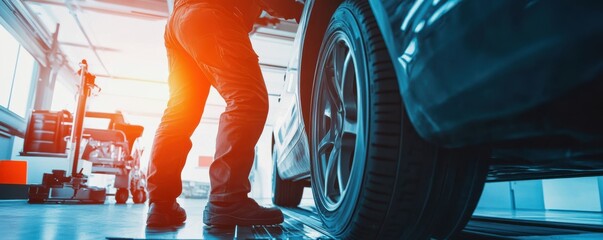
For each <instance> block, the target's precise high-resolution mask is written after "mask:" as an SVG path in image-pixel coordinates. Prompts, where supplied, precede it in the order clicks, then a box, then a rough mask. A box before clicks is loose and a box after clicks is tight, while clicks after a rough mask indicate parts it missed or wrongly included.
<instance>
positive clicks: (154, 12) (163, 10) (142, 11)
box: [23, 0, 169, 20]
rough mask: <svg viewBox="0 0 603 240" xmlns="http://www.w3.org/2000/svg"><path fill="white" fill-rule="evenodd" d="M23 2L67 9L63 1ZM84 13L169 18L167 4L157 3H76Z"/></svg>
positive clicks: (155, 18)
mask: <svg viewBox="0 0 603 240" xmlns="http://www.w3.org/2000/svg"><path fill="white" fill-rule="evenodd" d="M23 2H31V3H39V4H47V5H54V6H62V7H67V6H66V5H65V1H63V0H23ZM74 3H75V4H76V5H77V7H78V8H79V9H81V10H83V11H91V12H98V13H104V14H110V15H116V16H123V17H130V18H138V19H145V20H165V19H167V17H168V14H169V13H168V9H167V4H165V3H164V4H161V5H162V7H161V6H157V5H158V2H157V1H143V0H133V1H109V0H102V1H98V0H97V1H77V2H74Z"/></svg>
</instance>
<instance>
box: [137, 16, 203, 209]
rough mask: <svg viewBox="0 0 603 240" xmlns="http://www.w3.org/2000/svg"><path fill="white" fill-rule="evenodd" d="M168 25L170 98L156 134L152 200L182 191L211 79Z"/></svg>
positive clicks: (150, 181)
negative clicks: (174, 41)
mask: <svg viewBox="0 0 603 240" xmlns="http://www.w3.org/2000/svg"><path fill="white" fill-rule="evenodd" d="M169 29H170V28H169V26H168V28H166V31H167V33H166V48H167V53H168V61H169V79H168V84H169V88H170V99H169V101H168V106H167V108H166V109H165V112H164V113H163V117H162V119H161V123H160V125H159V128H158V129H157V133H156V135H155V142H154V144H153V149H152V153H151V162H150V166H149V174H148V190H149V202H150V203H153V202H170V201H175V200H176V198H177V197H178V196H179V195H180V194H181V192H182V181H181V177H180V174H181V172H182V168H183V167H184V164H185V163H186V158H187V155H188V152H189V151H190V149H191V146H192V143H191V140H190V137H191V135H192V134H193V132H194V130H195V128H196V127H197V125H198V124H199V121H200V120H201V115H202V113H203V108H204V106H205V101H206V100H207V96H208V94H209V89H210V86H211V85H210V83H209V81H207V79H206V78H205V75H204V74H203V72H202V71H201V70H200V69H199V68H198V67H197V65H196V63H195V61H194V60H193V59H192V58H191V57H190V56H189V55H188V54H187V53H186V52H184V51H183V50H182V49H181V48H180V47H179V46H178V45H177V44H172V41H171V38H170V35H171V34H169Z"/></svg>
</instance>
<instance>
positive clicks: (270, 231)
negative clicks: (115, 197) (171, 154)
mask: <svg viewBox="0 0 603 240" xmlns="http://www.w3.org/2000/svg"><path fill="white" fill-rule="evenodd" d="M179 202H180V203H181V205H182V206H183V207H184V208H185V209H186V211H187V214H188V220H187V221H186V224H185V225H183V226H181V227H180V228H175V229H161V230H150V229H146V227H145V220H146V212H147V206H146V205H144V204H132V203H131V202H128V204H124V205H116V204H114V202H107V203H105V204H103V205H78V204H28V203H27V202H26V201H0V234H1V235H0V239H233V238H236V239H272V238H279V239H328V238H329V237H328V236H327V235H326V232H325V231H324V230H321V229H320V228H313V227H311V226H309V225H308V224H306V223H305V222H304V223H302V221H303V219H300V218H299V217H292V216H293V215H290V214H286V215H285V222H284V223H283V224H281V225H277V226H253V227H233V228H229V229H218V228H210V227H207V226H205V225H204V224H203V223H202V210H203V207H205V204H206V200H195V199H179ZM262 202H264V203H265V202H269V201H262Z"/></svg>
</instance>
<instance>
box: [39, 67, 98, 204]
mask: <svg viewBox="0 0 603 240" xmlns="http://www.w3.org/2000/svg"><path fill="white" fill-rule="evenodd" d="M79 74H80V89H79V94H78V101H77V109H76V112H75V117H74V122H73V131H72V132H71V138H70V141H71V148H70V154H69V158H71V159H72V161H71V169H70V170H71V173H70V174H69V175H70V176H69V177H67V176H66V174H65V171H63V170H53V171H52V173H45V174H44V177H43V179H42V185H36V186H31V187H30V188H29V203H45V202H73V203H104V202H105V198H106V189H105V188H99V187H89V186H87V185H86V183H87V182H88V177H87V176H86V175H84V174H82V170H83V169H82V170H80V171H79V172H78V162H79V160H80V155H81V154H80V147H81V142H82V132H83V124H84V117H85V116H86V101H87V99H88V97H89V96H90V92H91V91H92V88H94V87H96V85H95V84H94V80H95V76H94V75H92V74H90V73H88V63H87V62H86V60H85V59H84V60H82V62H81V63H80V71H79Z"/></svg>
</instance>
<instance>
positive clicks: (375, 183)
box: [309, 1, 488, 239]
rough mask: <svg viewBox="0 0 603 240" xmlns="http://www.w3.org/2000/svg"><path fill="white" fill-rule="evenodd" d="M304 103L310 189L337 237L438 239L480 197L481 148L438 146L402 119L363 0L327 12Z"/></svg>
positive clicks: (396, 89) (451, 230) (450, 230)
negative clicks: (307, 102)
mask: <svg viewBox="0 0 603 240" xmlns="http://www.w3.org/2000/svg"><path fill="white" fill-rule="evenodd" d="M318 56H319V57H318V59H317V65H316V71H315V76H314V85H313V87H312V100H311V107H310V111H311V112H310V121H309V126H310V134H309V135H310V136H309V139H310V156H311V161H310V162H311V168H312V170H311V171H312V172H311V176H312V177H311V182H312V192H313V195H314V200H315V203H316V208H317V210H318V213H319V215H320V217H321V219H322V221H323V223H324V224H325V226H326V227H327V229H328V230H329V231H330V233H331V234H332V235H333V236H334V237H336V238H341V239H429V238H435V239H446V238H449V237H450V236H451V235H453V234H454V233H455V232H457V231H458V230H459V229H461V228H462V227H463V226H464V224H465V223H466V221H467V220H468V218H469V217H470V215H471V213H472V212H473V209H474V208H475V205H476V204H477V200H478V199H479V196H480V194H481V190H482V188H483V184H484V181H485V176H486V175H485V174H486V172H487V166H488V164H487V162H485V161H483V160H486V157H487V151H484V150H482V149H468V148H465V149H440V148H438V147H437V146H435V145H433V144H431V143H428V142H426V141H425V140H423V139H422V138H421V137H420V136H419V135H418V134H417V132H416V131H415V129H414V127H413V126H412V124H411V123H410V120H409V118H408V116H407V115H406V111H405V108H404V104H403V102H402V98H401V96H400V89H399V86H398V82H397V80H396V74H395V72H394V69H393V65H392V61H391V58H390V56H389V53H388V51H387V47H386V45H385V43H384V41H383V38H382V35H381V33H380V30H379V28H378V26H377V23H376V21H375V18H374V16H373V14H372V11H371V9H370V6H369V4H368V2H367V1H346V2H344V3H342V4H341V5H340V6H339V8H338V9H337V10H336V11H335V13H334V14H333V16H332V18H331V21H330V23H329V26H328V28H327V31H326V33H325V35H324V38H323V41H322V45H321V50H320V52H319V55H318Z"/></svg>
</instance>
